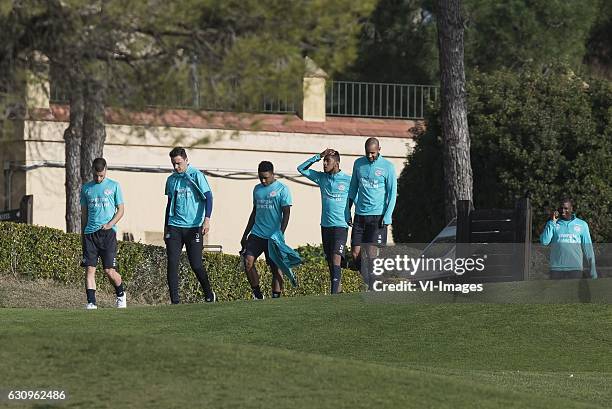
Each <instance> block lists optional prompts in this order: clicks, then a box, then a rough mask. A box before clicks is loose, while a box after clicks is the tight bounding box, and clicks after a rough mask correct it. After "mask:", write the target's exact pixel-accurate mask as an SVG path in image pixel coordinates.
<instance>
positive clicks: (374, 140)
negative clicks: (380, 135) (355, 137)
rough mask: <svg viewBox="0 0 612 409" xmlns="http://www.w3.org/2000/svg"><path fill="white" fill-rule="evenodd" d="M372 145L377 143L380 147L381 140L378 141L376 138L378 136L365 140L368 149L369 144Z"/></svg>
mask: <svg viewBox="0 0 612 409" xmlns="http://www.w3.org/2000/svg"><path fill="white" fill-rule="evenodd" d="M370 145H376V147H377V148H378V147H380V142H378V139H376V138H368V139H367V140H366V141H365V148H366V149H368V146H370Z"/></svg>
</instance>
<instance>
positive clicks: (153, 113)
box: [29, 104, 424, 138]
mask: <svg viewBox="0 0 612 409" xmlns="http://www.w3.org/2000/svg"><path fill="white" fill-rule="evenodd" d="M69 117H70V108H69V107H68V106H67V105H55V104H53V105H51V107H50V109H33V110H30V112H29V118H30V119H33V120H43V121H61V122H68V120H69ZM106 121H107V123H111V124H130V125H150V126H172V127H182V128H201V129H236V130H253V131H268V132H288V133H315V134H328V135H364V136H381V137H382V136H387V137H397V138H412V137H413V136H414V129H413V128H415V127H416V126H424V122H423V121H413V120H406V119H381V118H359V117H336V116H328V117H327V118H326V121H325V122H305V121H302V119H300V118H299V117H298V116H296V115H282V114H239V113H233V112H206V111H200V112H196V111H192V110H184V109H166V110H162V109H157V108H146V109H144V110H142V111H139V112H132V111H127V110H123V109H117V108H107V109H106Z"/></svg>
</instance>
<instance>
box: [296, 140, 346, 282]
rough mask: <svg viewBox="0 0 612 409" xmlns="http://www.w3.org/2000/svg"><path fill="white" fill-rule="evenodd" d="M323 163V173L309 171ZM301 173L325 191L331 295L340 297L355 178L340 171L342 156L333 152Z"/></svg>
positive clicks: (325, 242) (324, 236) (323, 225)
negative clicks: (349, 199)
mask: <svg viewBox="0 0 612 409" xmlns="http://www.w3.org/2000/svg"><path fill="white" fill-rule="evenodd" d="M321 159H323V172H317V171H316V170H311V169H309V168H310V167H311V166H312V165H313V164H314V163H315V162H318V161H320V160H321ZM297 170H298V172H300V173H301V174H302V175H304V176H306V177H307V178H308V179H310V180H312V181H313V182H314V183H316V184H317V185H318V186H319V189H320V191H321V239H322V243H323V251H324V252H325V259H326V260H327V265H328V267H329V273H330V281H331V287H330V288H331V293H332V294H338V293H339V292H341V291H342V284H341V279H342V269H341V261H342V256H343V255H344V247H345V246H346V239H347V237H348V223H349V222H350V220H351V213H350V211H349V208H348V194H349V187H350V184H351V177H350V176H349V175H347V174H346V173H344V172H342V171H341V170H340V153H338V152H337V151H335V150H333V149H325V150H324V151H323V152H321V153H320V154H317V155H315V156H313V157H312V158H310V159H308V160H307V161H306V162H304V163H302V164H301V165H300V166H298V168H297Z"/></svg>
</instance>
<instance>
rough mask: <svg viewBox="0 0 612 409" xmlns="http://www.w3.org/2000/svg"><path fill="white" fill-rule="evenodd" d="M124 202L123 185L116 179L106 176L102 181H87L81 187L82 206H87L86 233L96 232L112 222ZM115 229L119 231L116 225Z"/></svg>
mask: <svg viewBox="0 0 612 409" xmlns="http://www.w3.org/2000/svg"><path fill="white" fill-rule="evenodd" d="M122 203H123V195H122V194H121V187H120V186H119V183H117V182H115V181H114V180H112V179H109V178H104V180H103V181H102V182H100V183H96V182H94V181H93V180H92V181H90V182H87V183H85V184H84V185H83V188H82V189H81V206H87V225H86V226H85V234H91V233H95V232H97V231H98V230H100V229H101V228H102V225H103V224H106V223H108V222H110V221H111V220H112V219H113V217H114V216H115V213H117V206H119V205H120V204H122ZM113 230H114V231H117V226H116V225H115V226H113Z"/></svg>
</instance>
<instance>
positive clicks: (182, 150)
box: [170, 146, 187, 159]
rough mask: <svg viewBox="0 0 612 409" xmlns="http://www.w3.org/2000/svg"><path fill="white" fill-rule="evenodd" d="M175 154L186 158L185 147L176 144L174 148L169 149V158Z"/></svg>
mask: <svg viewBox="0 0 612 409" xmlns="http://www.w3.org/2000/svg"><path fill="white" fill-rule="evenodd" d="M176 156H180V157H181V158H183V159H187V152H185V148H181V147H180V146H177V147H176V148H174V149H172V150H171V151H170V159H172V158H174V157H176Z"/></svg>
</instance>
